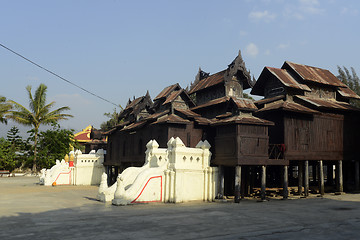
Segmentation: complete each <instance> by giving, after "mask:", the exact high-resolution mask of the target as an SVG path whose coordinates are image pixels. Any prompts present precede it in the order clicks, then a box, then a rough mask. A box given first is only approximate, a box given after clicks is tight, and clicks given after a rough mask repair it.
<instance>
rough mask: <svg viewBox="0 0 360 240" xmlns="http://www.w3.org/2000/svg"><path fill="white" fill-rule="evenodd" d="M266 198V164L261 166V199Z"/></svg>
mask: <svg viewBox="0 0 360 240" xmlns="http://www.w3.org/2000/svg"><path fill="white" fill-rule="evenodd" d="M265 198H266V166H261V200H263V201H264V200H265Z"/></svg>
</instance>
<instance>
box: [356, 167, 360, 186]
mask: <svg viewBox="0 0 360 240" xmlns="http://www.w3.org/2000/svg"><path fill="white" fill-rule="evenodd" d="M359 165H360V164H359V161H355V190H359V188H360V169H359V167H360V166H359Z"/></svg>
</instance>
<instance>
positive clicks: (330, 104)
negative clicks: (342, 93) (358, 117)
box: [294, 95, 360, 111]
mask: <svg viewBox="0 0 360 240" xmlns="http://www.w3.org/2000/svg"><path fill="white" fill-rule="evenodd" d="M294 98H295V99H299V100H301V101H303V102H305V103H307V104H309V105H311V106H313V107H315V108H317V109H334V110H347V111H359V110H360V109H358V108H355V107H353V106H351V105H350V104H349V103H346V102H339V101H336V100H333V99H325V98H311V97H305V96H299V95H296V96H294Z"/></svg>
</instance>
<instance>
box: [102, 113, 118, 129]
mask: <svg viewBox="0 0 360 240" xmlns="http://www.w3.org/2000/svg"><path fill="white" fill-rule="evenodd" d="M104 115H105V116H106V117H108V118H110V119H109V120H108V121H106V122H103V123H102V124H101V125H100V129H101V130H102V131H108V130H110V129H112V128H114V127H115V126H116V125H118V124H119V113H117V112H116V108H114V111H113V113H104Z"/></svg>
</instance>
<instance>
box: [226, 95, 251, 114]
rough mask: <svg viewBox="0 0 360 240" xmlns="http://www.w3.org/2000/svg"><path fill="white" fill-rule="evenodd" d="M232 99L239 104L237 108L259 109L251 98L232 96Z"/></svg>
mask: <svg viewBox="0 0 360 240" xmlns="http://www.w3.org/2000/svg"><path fill="white" fill-rule="evenodd" d="M230 100H231V101H233V102H234V103H235V105H236V106H237V108H238V109H240V110H247V111H256V110H257V107H256V106H255V103H254V101H253V100H251V99H247V98H235V97H230Z"/></svg>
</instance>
